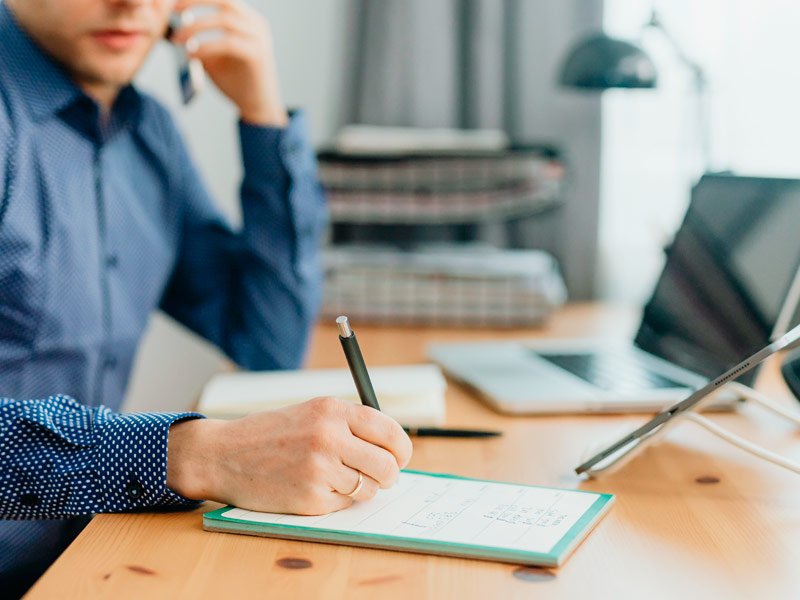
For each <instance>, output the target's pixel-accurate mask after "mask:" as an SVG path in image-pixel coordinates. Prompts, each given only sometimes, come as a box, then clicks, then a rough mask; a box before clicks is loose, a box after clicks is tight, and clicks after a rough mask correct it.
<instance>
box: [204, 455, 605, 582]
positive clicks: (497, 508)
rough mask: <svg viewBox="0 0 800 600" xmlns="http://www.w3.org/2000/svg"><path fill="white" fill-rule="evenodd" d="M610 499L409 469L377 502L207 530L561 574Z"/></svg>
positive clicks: (258, 517)
mask: <svg viewBox="0 0 800 600" xmlns="http://www.w3.org/2000/svg"><path fill="white" fill-rule="evenodd" d="M613 500H614V497H613V496H612V495H609V494H600V493H595V492H585V491H580V490H565V489H557V488H548V487H538V486H529V485H520V484H513V483H501V482H496V481H485V480H481V479H468V478H465V477H457V476H454V475H443V474H437V473H426V472H422V471H410V470H406V471H403V472H402V473H401V474H400V478H399V480H398V482H397V484H396V485H394V486H393V487H392V488H390V489H388V490H381V491H379V492H378V495H377V496H375V497H374V498H373V499H372V500H368V501H366V502H356V503H354V504H353V505H352V506H351V507H349V508H347V509H344V510H341V511H339V512H335V513H331V514H328V515H322V516H298V515H284V514H274V513H262V512H254V511H249V510H243V509H240V508H234V507H231V506H228V507H225V508H220V509H218V510H215V511H213V512H209V513H206V514H205V515H203V528H204V529H206V530H207V531H222V532H229V533H241V534H246V535H258V536H264V537H274V538H283V539H291V540H304V541H312V542H326V543H331V544H343V545H347V546H363V547H367V548H380V549H385V550H401V551H407V552H420V553H424V554H438V555H443V556H458V557H466V558H477V559H484V560H493V561H500V562H510V563H521V564H530V565H539V566H547V567H556V566H559V565H561V564H562V563H563V562H564V561H565V560H566V559H567V557H568V556H569V555H570V554H571V553H572V552H573V550H575V548H576V547H577V546H578V544H579V543H580V542H581V541H583V540H584V539H585V538H586V536H587V535H588V534H589V532H590V531H591V530H592V528H593V527H594V526H595V525H596V524H597V523H598V522H599V520H600V519H601V518H602V516H603V515H604V514H605V513H606V512H607V511H608V509H609V508H610V507H611V504H612V503H613Z"/></svg>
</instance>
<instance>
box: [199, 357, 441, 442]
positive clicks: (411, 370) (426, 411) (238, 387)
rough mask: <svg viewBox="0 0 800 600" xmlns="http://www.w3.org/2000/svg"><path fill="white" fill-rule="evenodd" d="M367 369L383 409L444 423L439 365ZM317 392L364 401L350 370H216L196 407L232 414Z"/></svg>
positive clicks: (429, 423)
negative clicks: (249, 371) (225, 371)
mask: <svg viewBox="0 0 800 600" xmlns="http://www.w3.org/2000/svg"><path fill="white" fill-rule="evenodd" d="M369 374H370V378H371V379H372V385H373V387H374V388H375V394H376V395H377V396H378V402H379V403H380V405H381V410H382V411H383V412H385V413H386V414H388V415H389V416H390V417H392V418H393V419H395V420H396V421H397V422H399V423H400V424H401V425H403V426H406V427H433V426H440V425H443V424H444V418H445V402H444V393H445V389H446V387H447V384H446V382H445V379H444V376H443V375H442V371H441V370H440V369H439V367H437V366H435V365H430V364H427V365H424V364H423V365H402V366H389V367H371V368H370V369H369ZM317 396H336V397H337V398H341V399H342V400H347V401H350V402H353V403H357V404H360V401H359V398H358V392H357V391H356V387H355V384H354V383H353V376H352V375H351V374H350V371H348V370H347V369H302V370H298V371H270V372H251V373H245V372H237V373H221V374H219V375H215V376H214V377H213V378H212V379H211V380H210V381H209V382H208V384H206V386H205V387H204V388H203V393H202V395H201V397H200V401H199V402H198V406H197V410H198V411H199V412H201V413H203V414H205V415H206V416H208V417H212V418H221V419H231V418H237V417H242V416H244V415H248V414H251V413H254V412H259V411H264V410H275V409H277V408H282V407H284V406H289V405H292V404H299V403H301V402H305V401H306V400H310V399H311V398H314V397H317Z"/></svg>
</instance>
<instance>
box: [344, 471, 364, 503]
mask: <svg viewBox="0 0 800 600" xmlns="http://www.w3.org/2000/svg"><path fill="white" fill-rule="evenodd" d="M362 487H364V474H363V473H362V472H361V471H359V472H358V483H356V487H355V489H354V490H353V491H352V492H350V493H349V494H345V496H347V497H348V498H355V497H356V494H358V492H360V491H361V488H362Z"/></svg>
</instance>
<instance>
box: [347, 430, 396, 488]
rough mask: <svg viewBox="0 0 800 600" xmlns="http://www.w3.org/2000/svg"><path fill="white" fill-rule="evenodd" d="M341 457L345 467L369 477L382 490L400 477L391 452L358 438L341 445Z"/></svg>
mask: <svg viewBox="0 0 800 600" xmlns="http://www.w3.org/2000/svg"><path fill="white" fill-rule="evenodd" d="M341 455H342V462H343V463H344V464H345V465H347V466H348V467H352V468H353V469H355V470H357V471H361V472H362V473H364V475H366V476H369V477H370V478H371V479H373V480H374V481H375V482H376V485H379V486H380V487H381V488H383V489H386V488H390V487H392V486H393V485H394V484H395V483H396V482H397V478H398V476H399V475H400V467H399V465H398V464H397V459H396V458H395V457H394V455H393V454H392V453H391V452H389V451H388V450H385V449H383V448H381V447H379V446H375V445H373V444H370V443H368V442H365V441H364V440H362V439H360V438H358V437H353V438H351V439H350V441H349V443H347V444H343V445H342V448H341ZM351 490H352V488H351Z"/></svg>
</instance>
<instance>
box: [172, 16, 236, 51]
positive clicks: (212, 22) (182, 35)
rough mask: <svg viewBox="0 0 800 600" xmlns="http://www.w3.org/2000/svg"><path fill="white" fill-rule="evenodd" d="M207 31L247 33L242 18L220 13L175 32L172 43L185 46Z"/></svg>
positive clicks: (205, 17) (184, 26)
mask: <svg viewBox="0 0 800 600" xmlns="http://www.w3.org/2000/svg"><path fill="white" fill-rule="evenodd" d="M206 31H224V32H226V33H236V34H244V33H246V30H245V29H244V24H243V21H242V19H241V18H240V17H238V16H235V15H232V14H230V13H228V12H223V11H219V12H215V13H213V14H211V15H206V16H204V17H201V18H198V19H196V20H193V21H191V22H190V23H187V24H186V25H183V26H182V27H180V28H179V29H177V30H176V31H175V33H174V34H173V35H172V38H171V41H172V42H174V43H176V44H185V43H186V42H187V41H189V40H190V39H192V38H194V37H195V36H196V35H198V34H199V33H203V32H206Z"/></svg>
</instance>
